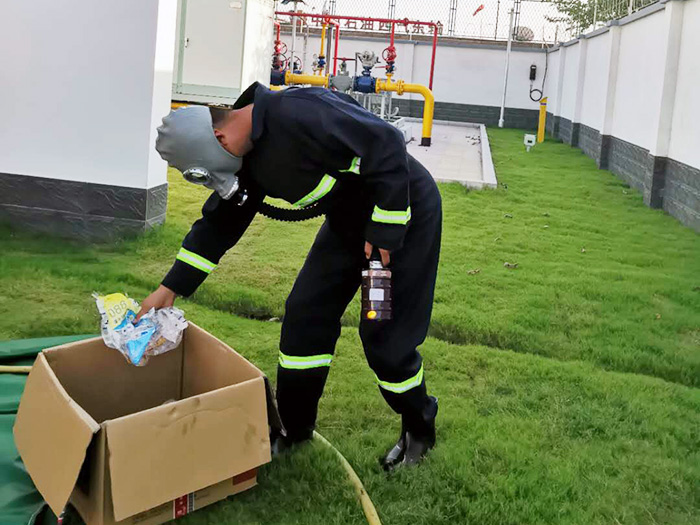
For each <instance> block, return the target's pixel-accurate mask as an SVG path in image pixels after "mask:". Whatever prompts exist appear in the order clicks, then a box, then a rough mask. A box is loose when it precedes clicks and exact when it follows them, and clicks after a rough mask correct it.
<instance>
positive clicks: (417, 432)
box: [380, 396, 438, 471]
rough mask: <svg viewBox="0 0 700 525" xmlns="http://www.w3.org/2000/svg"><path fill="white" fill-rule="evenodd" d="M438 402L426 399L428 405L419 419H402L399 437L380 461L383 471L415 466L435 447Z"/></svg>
mask: <svg viewBox="0 0 700 525" xmlns="http://www.w3.org/2000/svg"><path fill="white" fill-rule="evenodd" d="M437 412H438V400H437V398H435V397H433V396H429V397H428V404H427V406H426V407H425V408H424V409H423V412H422V413H421V414H420V417H419V418H417V419H415V420H411V418H408V417H403V418H402V424H401V436H400V437H399V440H398V441H397V442H396V444H395V445H394V446H393V447H392V448H391V449H390V450H389V451H388V452H387V453H386V455H385V456H384V457H383V458H382V459H381V461H380V462H381V465H382V467H383V468H384V470H387V471H391V470H394V469H395V468H396V467H398V466H400V465H417V464H418V463H420V462H421V460H422V459H423V458H424V457H425V455H426V454H427V453H428V451H429V450H430V449H432V448H433V447H434V446H435V439H436V437H435V418H436V417H437Z"/></svg>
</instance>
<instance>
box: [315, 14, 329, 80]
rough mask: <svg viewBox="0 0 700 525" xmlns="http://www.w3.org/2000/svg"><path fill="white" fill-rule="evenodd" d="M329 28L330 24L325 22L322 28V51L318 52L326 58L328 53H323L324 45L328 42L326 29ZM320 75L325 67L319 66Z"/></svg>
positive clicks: (319, 55) (319, 56) (321, 56)
mask: <svg viewBox="0 0 700 525" xmlns="http://www.w3.org/2000/svg"><path fill="white" fill-rule="evenodd" d="M327 29H328V24H323V29H321V51H319V53H318V58H326V55H324V53H323V47H324V44H325V43H326V30H327ZM316 71H317V72H318V74H319V75H321V74H322V72H323V68H322V67H319V68H318V69H317V70H316Z"/></svg>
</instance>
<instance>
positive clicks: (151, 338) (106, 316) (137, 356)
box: [92, 293, 187, 366]
mask: <svg viewBox="0 0 700 525" xmlns="http://www.w3.org/2000/svg"><path fill="white" fill-rule="evenodd" d="M92 296H93V297H94V298H95V303H96V304H97V310H98V312H100V317H101V321H100V329H101V331H102V340H103V341H104V343H105V345H107V346H108V347H110V348H114V349H116V350H119V351H120V352H121V353H122V354H123V355H124V357H125V358H126V359H127V361H129V362H130V363H131V364H133V365H136V366H144V365H145V364H146V363H147V362H148V359H149V358H150V357H151V356H154V355H159V354H163V353H165V352H168V351H170V350H172V349H173V348H176V347H177V346H178V345H179V344H180V341H182V332H183V331H184V330H185V328H187V321H186V320H185V314H184V312H183V311H182V310H180V309H179V308H176V307H174V306H171V307H168V308H161V309H160V310H156V309H154V308H151V310H150V311H148V312H147V313H146V314H144V315H143V317H141V319H139V322H138V323H135V324H134V319H136V315H137V313H138V311H139V310H140V307H139V303H137V302H136V301H134V300H133V299H131V298H130V297H128V296H127V295H125V294H121V293H113V294H109V295H100V294H98V293H94V294H93V295H92Z"/></svg>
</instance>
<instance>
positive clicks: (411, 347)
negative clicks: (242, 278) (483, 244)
mask: <svg viewBox="0 0 700 525" xmlns="http://www.w3.org/2000/svg"><path fill="white" fill-rule="evenodd" d="M156 148H157V149H158V151H159V153H160V154H161V156H162V157H163V158H164V159H165V160H166V161H168V163H169V164H170V165H172V166H174V167H176V168H178V169H179V170H180V171H182V172H183V174H184V175H185V178H186V179H187V180H189V181H190V182H195V183H198V184H204V185H205V186H207V187H209V188H210V189H213V190H215V191H214V192H213V193H212V195H211V196H210V197H209V199H208V200H207V201H206V203H205V204H204V207H203V209H202V218H200V219H199V220H197V221H196V222H195V223H194V224H193V226H192V229H191V230H190V232H189V233H188V234H187V236H186V237H185V239H184V241H183V243H182V248H181V250H180V252H179V253H178V255H177V258H176V261H175V263H174V265H173V267H172V268H171V270H170V271H169V272H168V274H167V275H166V276H165V278H164V279H163V282H162V284H161V286H160V287H159V288H158V290H156V291H155V292H154V293H153V294H151V295H150V296H149V297H148V298H146V299H145V300H144V303H143V305H142V308H143V309H142V311H147V310H148V309H150V308H152V307H155V308H160V307H164V306H169V305H172V303H173V301H174V299H175V297H176V296H177V295H182V296H189V295H191V294H192V293H193V292H194V291H195V290H196V289H197V287H198V286H199V285H200V284H201V283H202V282H203V281H204V279H205V278H206V277H207V275H208V274H209V273H210V272H211V271H212V270H214V269H215V268H216V266H217V264H218V263H219V259H221V257H222V256H223V255H224V253H226V251H227V250H228V249H229V248H231V247H232V246H233V245H235V244H236V242H237V241H238V240H239V238H240V237H241V236H242V235H243V233H244V231H245V230H246V228H247V227H248V225H249V224H250V222H251V221H252V220H253V217H254V216H255V214H256V212H257V211H258V210H259V209H260V207H261V206H263V204H262V201H263V199H264V197H265V196H270V197H274V198H281V199H284V200H286V201H288V202H289V203H292V204H294V205H296V206H298V207H302V208H303V207H306V206H313V205H317V206H318V205H323V209H324V210H325V214H326V221H325V222H324V224H323V226H322V227H321V229H320V231H319V232H318V235H317V237H316V240H315V242H314V244H313V246H312V247H311V250H310V252H309V254H308V257H307V259H306V262H305V263H304V266H303V268H302V269H301V272H300V273H299V276H298V277H297V280H296V282H295V284H294V287H293V289H292V291H291V293H290V295H289V298H288V299H287V302H286V306H285V314H284V319H283V323H282V335H281V340H280V353H279V366H278V370H277V403H278V407H279V412H280V416H281V419H282V423H283V424H284V427H285V429H286V435H281V434H280V435H276V436H273V449H277V450H279V449H282V448H286V447H288V446H290V445H292V444H294V443H298V442H301V441H304V440H308V439H310V438H311V436H312V433H313V429H314V426H315V422H316V414H317V408H318V402H319V399H320V397H321V394H322V392H323V388H324V384H325V382H326V378H327V376H328V371H329V367H330V365H331V362H332V359H333V353H334V350H335V345H336V341H337V339H338V337H339V335H340V318H341V316H342V314H343V312H344V311H345V308H346V307H347V305H348V303H349V302H350V300H351V299H352V298H353V296H354V295H355V293H356V292H357V290H358V287H359V285H360V282H361V272H362V269H363V268H366V267H367V258H368V256H369V254H370V253H371V251H372V250H373V249H374V248H378V249H379V251H380V252H381V256H382V260H383V262H384V264H385V265H389V268H390V269H391V270H392V273H393V277H392V295H393V298H392V308H393V312H392V319H391V320H388V321H370V320H367V319H362V320H361V322H360V337H361V339H362V344H363V346H364V350H365V355H366V357H367V361H368V363H369V365H370V367H371V368H372V370H373V371H374V373H375V375H376V378H377V382H378V385H379V390H380V392H381V393H382V395H383V396H384V398H385V399H386V402H387V403H388V404H389V406H390V407H391V408H392V409H393V410H394V411H395V412H397V413H398V414H400V415H401V419H402V428H401V435H400V438H399V440H398V442H397V443H396V445H395V446H394V447H392V448H391V449H390V450H389V451H388V453H387V454H386V455H385V456H384V457H383V458H382V459H381V462H382V464H383V466H384V468H386V469H388V470H389V469H392V468H394V467H396V466H397V465H400V464H413V463H417V462H419V461H420V460H421V459H422V458H423V457H424V456H425V454H426V453H427V452H428V450H430V449H431V448H432V447H433V446H434V445H435V417H436V415H437V400H436V399H435V398H434V397H432V396H429V395H428V394H427V390H426V384H425V373H424V368H423V362H422V359H421V356H420V354H419V353H418V351H417V347H418V346H419V345H420V344H422V343H423V341H424V339H425V337H426V334H427V330H428V325H429V322H430V314H431V310H432V304H433V294H434V288H435V278H436V274H437V267H438V257H439V253H440V233H441V222H442V208H441V201H440V194H439V192H438V189H437V186H436V184H435V182H434V180H433V178H432V177H431V175H430V174H429V173H428V171H427V170H426V169H425V168H424V167H423V166H422V165H421V164H420V163H419V162H418V161H416V160H415V159H414V158H413V157H411V156H410V155H409V154H407V152H406V146H405V142H404V138H403V135H402V134H401V132H400V131H398V130H397V129H396V128H395V127H393V126H391V125H390V124H388V123H386V122H384V121H383V120H381V119H380V118H378V117H376V116H375V115H373V114H371V113H370V112H368V111H366V110H365V109H364V108H362V107H361V106H360V105H359V104H358V103H357V102H356V101H355V100H354V99H353V98H352V97H350V96H348V95H345V94H341V93H337V92H333V91H330V90H327V89H323V88H290V89H286V90H284V91H278V92H272V91H270V90H268V89H267V88H266V87H264V86H262V85H259V84H257V83H255V84H253V85H252V86H250V87H249V88H248V89H247V90H246V91H245V92H244V93H243V94H242V95H241V96H240V97H239V99H238V100H237V101H236V103H235V104H234V105H233V108H232V109H231V110H221V109H218V108H216V109H215V108H206V107H202V106H193V107H187V108H183V109H179V110H176V111H173V112H171V113H170V115H168V116H167V117H166V118H165V119H164V120H163V125H162V126H161V127H160V128H159V129H158V140H157V144H156Z"/></svg>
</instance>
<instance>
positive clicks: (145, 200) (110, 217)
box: [0, 173, 168, 242]
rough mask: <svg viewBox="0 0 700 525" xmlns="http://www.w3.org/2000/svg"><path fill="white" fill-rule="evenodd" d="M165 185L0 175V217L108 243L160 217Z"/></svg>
mask: <svg viewBox="0 0 700 525" xmlns="http://www.w3.org/2000/svg"><path fill="white" fill-rule="evenodd" d="M167 201H168V185H167V184H162V185H160V186H156V187H153V188H150V189H139V188H124V187H120V186H108V185H104V184H93V183H86V182H75V181H62V180H56V179H47V178H43V177H29V176H26V175H13V174H7V173H0V221H3V222H9V223H11V224H12V225H13V226H18V227H21V228H26V229H29V230H33V231H39V232H42V233H47V234H51V235H59V236H61V237H67V238H74V239H79V240H83V241H89V242H95V241H112V240H114V239H117V238H120V237H124V236H128V235H134V234H138V233H142V232H144V231H146V230H147V229H149V228H151V227H153V226H155V225H157V224H161V223H162V222H164V220H165V209H166V205H167Z"/></svg>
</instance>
